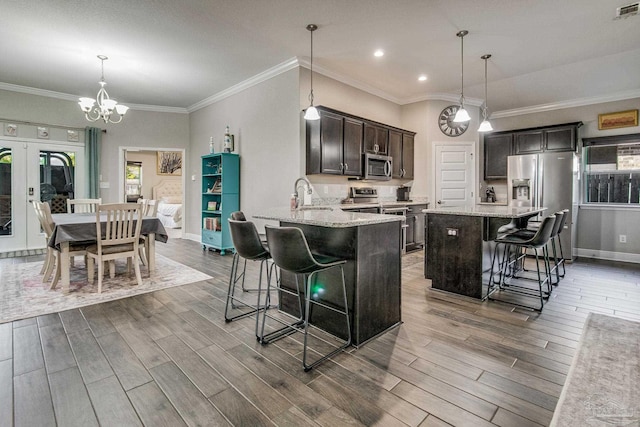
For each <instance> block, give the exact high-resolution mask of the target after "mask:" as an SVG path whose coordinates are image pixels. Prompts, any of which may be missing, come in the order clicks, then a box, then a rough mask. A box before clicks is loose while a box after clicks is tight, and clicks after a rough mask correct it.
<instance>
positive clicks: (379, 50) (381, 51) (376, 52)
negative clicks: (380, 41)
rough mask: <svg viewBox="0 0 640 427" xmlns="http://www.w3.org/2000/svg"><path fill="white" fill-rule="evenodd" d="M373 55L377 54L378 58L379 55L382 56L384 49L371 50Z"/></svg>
mask: <svg viewBox="0 0 640 427" xmlns="http://www.w3.org/2000/svg"><path fill="white" fill-rule="evenodd" d="M373 56H377V57H378V58H379V57H381V56H384V50H382V49H378V50H376V51H375V52H373Z"/></svg>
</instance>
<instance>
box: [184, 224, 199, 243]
mask: <svg viewBox="0 0 640 427" xmlns="http://www.w3.org/2000/svg"><path fill="white" fill-rule="evenodd" d="M182 229H183V230H184V224H183V226H182ZM182 238H183V239H186V240H193V241H194V242H198V243H202V236H200V235H199V234H193V233H183V234H182Z"/></svg>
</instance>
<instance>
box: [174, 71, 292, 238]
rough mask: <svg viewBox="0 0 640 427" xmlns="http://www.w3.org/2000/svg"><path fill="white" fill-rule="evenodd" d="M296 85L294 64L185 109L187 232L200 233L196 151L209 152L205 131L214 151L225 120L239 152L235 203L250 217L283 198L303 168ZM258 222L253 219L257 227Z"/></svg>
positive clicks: (286, 198)
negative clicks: (194, 108) (187, 131)
mask: <svg viewBox="0 0 640 427" xmlns="http://www.w3.org/2000/svg"><path fill="white" fill-rule="evenodd" d="M298 86H299V83H298V70H291V71H287V72H286V73H283V74H280V75H278V76H276V77H274V78H272V79H270V80H268V81H266V82H263V83H260V84H258V85H256V86H253V87H250V88H248V89H245V90H244V91H242V92H240V93H238V94H235V95H232V96H230V97H228V98H225V99H223V100H221V101H219V102H216V103H215V104H213V105H209V106H207V107H204V108H202V109H200V110H197V111H194V112H193V113H191V114H190V115H189V121H190V130H191V142H190V150H189V156H188V157H189V162H190V165H191V166H190V167H189V168H187V169H186V174H187V177H188V178H189V180H188V181H187V185H186V194H187V204H188V210H187V218H186V225H185V227H186V232H187V233H189V234H190V237H192V238H193V237H194V236H199V235H200V224H201V220H200V203H201V199H200V178H201V165H200V156H202V155H204V154H208V153H209V137H211V136H213V137H214V141H215V144H216V151H220V150H221V147H222V144H221V142H222V139H223V135H224V129H225V126H227V125H228V126H229V128H230V130H231V133H233V134H234V135H235V148H236V152H237V153H238V154H240V175H241V177H240V208H241V209H242V210H243V211H244V212H245V214H246V215H247V216H248V217H249V218H250V217H251V216H252V215H254V214H256V213H259V212H262V211H263V210H264V209H265V208H267V207H272V206H283V205H284V206H286V205H287V204H288V203H289V197H290V195H291V193H292V192H293V183H294V181H295V179H296V178H297V177H299V176H301V175H302V174H303V173H304V163H302V162H301V159H302V158H303V156H304V145H303V142H301V140H300V121H301V115H300V108H299V95H298V93H299V89H298ZM192 176H194V178H195V180H194V181H192V180H191V177H192ZM262 224H263V222H261V221H256V225H257V226H258V227H261V226H262Z"/></svg>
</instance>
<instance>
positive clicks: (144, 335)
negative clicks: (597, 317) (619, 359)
mask: <svg viewBox="0 0 640 427" xmlns="http://www.w3.org/2000/svg"><path fill="white" fill-rule="evenodd" d="M157 249H158V252H159V253H161V254H162V255H165V256H169V257H171V258H173V259H175V260H176V261H178V262H181V263H183V264H186V265H189V266H190V267H192V268H196V269H198V270H201V271H203V272H205V273H207V274H209V275H211V276H213V279H211V280H208V281H206V282H200V283H195V284H190V285H186V286H182V287H178V288H172V289H167V290H163V291H159V292H155V293H151V294H147V295H141V296H137V297H133V298H129V299H124V300H119V301H114V302H110V303H105V304H100V305H96V306H91V307H87V308H83V309H78V310H71V311H67V312H62V313H56V314H51V315H46V316H41V317H38V318H33V319H26V320H22V321H16V322H13V323H6V324H2V325H0V426H11V425H16V426H38V427H41V426H53V425H59V426H83V427H86V426H91V425H102V426H128V425H146V426H162V425H166V426H179V425H237V426H261V425H281V426H307V425H308V426H317V425H321V426H342V425H380V426H403V425H410V426H445V425H456V426H485V425H486V426H489V425H498V426H536V425H547V424H548V423H549V422H550V420H551V417H552V415H553V410H554V408H555V406H556V403H557V400H558V396H559V395H560V391H561V389H562V385H563V383H564V381H565V377H566V375H567V372H568V369H569V365H570V363H571V360H572V357H573V355H574V352H575V349H576V347H577V344H578V339H579V337H580V333H581V330H582V326H583V322H584V319H585V318H586V316H587V313H588V312H590V311H594V312H598V313H606V314H610V315H614V316H620V317H624V318H628V319H633V320H640V268H639V266H638V265H630V264H626V265H625V264H613V263H606V262H593V261H591V262H588V261H578V262H576V263H574V264H570V265H568V266H567V275H566V278H565V279H564V280H562V282H561V283H560V286H559V287H557V288H556V289H555V290H554V293H553V296H552V298H551V300H550V301H549V303H548V304H547V305H546V306H545V308H544V311H543V312H542V313H541V314H534V313H532V312H530V311H527V310H524V309H514V307H511V306H508V305H506V304H503V303H497V302H479V301H475V300H471V299H467V298H463V297H458V296H455V295H450V294H445V293H441V292H438V291H433V290H431V289H430V285H429V281H427V280H425V279H424V278H423V267H422V262H421V261H422V254H421V253H418V254H410V255H407V256H405V257H404V258H403V289H402V319H403V322H404V323H403V324H402V325H401V326H400V327H398V328H396V329H394V330H392V331H390V332H388V333H386V334H384V335H383V336H381V337H379V338H377V339H375V340H373V341H372V342H370V343H368V344H366V345H365V346H363V347H361V348H359V349H351V350H350V351H349V352H345V353H342V354H340V355H338V356H336V357H335V358H333V359H332V360H330V361H328V362H325V363H324V364H322V365H320V366H319V367H317V368H316V369H313V370H312V371H311V372H309V373H305V372H304V371H303V369H302V366H301V362H300V359H301V350H302V345H301V341H300V336H299V335H293V336H290V337H287V338H285V339H283V340H280V341H278V342H275V343H272V344H269V345H267V346H261V345H259V344H258V343H257V342H256V339H255V334H254V325H255V318H254V317H249V318H245V319H242V320H238V321H235V322H232V323H225V322H224V320H223V310H224V296H225V293H226V285H227V278H228V274H229V268H230V265H231V259H232V257H231V256H230V255H227V256H224V257H221V256H219V255H218V254H216V253H213V252H206V253H205V252H203V251H202V249H201V246H200V245H199V244H197V243H196V242H191V241H186V240H180V239H175V240H171V241H170V242H169V243H168V244H166V245H163V244H158V245H157ZM37 259H38V257H27V258H12V259H4V260H0V262H2V263H7V262H28V261H34V260H37Z"/></svg>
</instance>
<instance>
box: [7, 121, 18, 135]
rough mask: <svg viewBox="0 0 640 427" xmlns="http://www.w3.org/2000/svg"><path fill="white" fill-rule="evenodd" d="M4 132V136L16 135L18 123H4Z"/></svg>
mask: <svg viewBox="0 0 640 427" xmlns="http://www.w3.org/2000/svg"><path fill="white" fill-rule="evenodd" d="M4 134H5V135H6V136H17V135H18V125H14V124H13V123H5V125H4Z"/></svg>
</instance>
